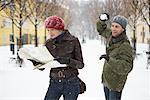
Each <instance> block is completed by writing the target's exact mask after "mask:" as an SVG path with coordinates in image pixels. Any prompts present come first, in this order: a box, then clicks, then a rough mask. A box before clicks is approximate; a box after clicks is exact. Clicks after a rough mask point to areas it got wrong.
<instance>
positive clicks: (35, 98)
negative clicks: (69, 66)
mask: <svg viewBox="0 0 150 100" xmlns="http://www.w3.org/2000/svg"><path fill="white" fill-rule="evenodd" d="M82 50H83V51H82V52H83V57H84V63H85V67H84V68H83V69H81V70H79V72H80V75H79V77H81V79H82V80H83V81H85V83H86V84H87V91H86V92H85V93H84V94H81V95H79V98H78V100H105V98H104V92H103V85H102V84H101V73H102V68H103V63H104V60H101V61H100V60H99V57H100V55H101V54H104V53H105V46H104V45H103V44H101V43H100V41H98V40H88V41H86V43H84V44H82ZM146 50H147V45H146V44H138V45H137V53H139V54H140V55H138V56H137V57H136V59H135V61H134V68H133V70H132V72H131V73H130V74H129V76H128V80H127V83H126V85H125V88H124V90H123V94H122V100H150V69H148V70H147V69H146V61H147V58H146V54H145V51H146ZM11 56H12V55H11V52H10V51H9V46H2V47H0V100H43V98H44V96H45V93H46V91H47V88H48V84H49V69H46V70H44V71H39V70H33V67H32V63H30V62H29V61H27V60H26V61H24V63H23V67H21V68H20V67H18V66H17V65H16V64H15V62H14V61H10V57H11ZM61 100H62V98H61Z"/></svg>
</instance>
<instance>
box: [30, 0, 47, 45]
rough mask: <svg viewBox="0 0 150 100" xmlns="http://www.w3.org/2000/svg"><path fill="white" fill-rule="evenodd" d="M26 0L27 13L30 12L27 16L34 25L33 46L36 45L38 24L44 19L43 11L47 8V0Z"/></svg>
mask: <svg viewBox="0 0 150 100" xmlns="http://www.w3.org/2000/svg"><path fill="white" fill-rule="evenodd" d="M27 2H28V8H29V9H27V10H28V13H30V16H28V18H29V20H30V21H31V23H32V24H33V25H34V28H35V38H34V40H35V46H36V47H37V46H38V37H37V35H38V25H39V24H40V22H41V21H42V19H44V15H45V11H46V9H50V8H49V5H48V3H49V0H42V1H41V0H34V1H33V0H27Z"/></svg>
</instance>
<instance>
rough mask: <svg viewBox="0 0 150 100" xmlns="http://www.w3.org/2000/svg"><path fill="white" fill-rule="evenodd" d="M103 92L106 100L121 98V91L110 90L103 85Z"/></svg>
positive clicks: (119, 99) (118, 99)
mask: <svg viewBox="0 0 150 100" xmlns="http://www.w3.org/2000/svg"><path fill="white" fill-rule="evenodd" d="M104 92H105V98H106V100H121V94H122V91H121V92H118V91H112V90H110V89H108V88H107V87H105V86H104Z"/></svg>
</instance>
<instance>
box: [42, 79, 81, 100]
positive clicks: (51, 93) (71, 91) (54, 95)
mask: <svg viewBox="0 0 150 100" xmlns="http://www.w3.org/2000/svg"><path fill="white" fill-rule="evenodd" d="M79 84H80V83H79V78H78V77H70V78H67V79H61V80H58V79H50V84H49V88H48V90H47V93H46V96H45V98H44V100H59V98H60V97H61V95H63V98H64V100H77V98H78V95H79V92H80V86H79Z"/></svg>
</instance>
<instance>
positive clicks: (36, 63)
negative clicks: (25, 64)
mask: <svg viewBox="0 0 150 100" xmlns="http://www.w3.org/2000/svg"><path fill="white" fill-rule="evenodd" d="M28 60H29V61H31V62H32V63H33V65H34V66H37V65H39V64H43V63H41V62H37V61H35V60H32V59H28Z"/></svg>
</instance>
